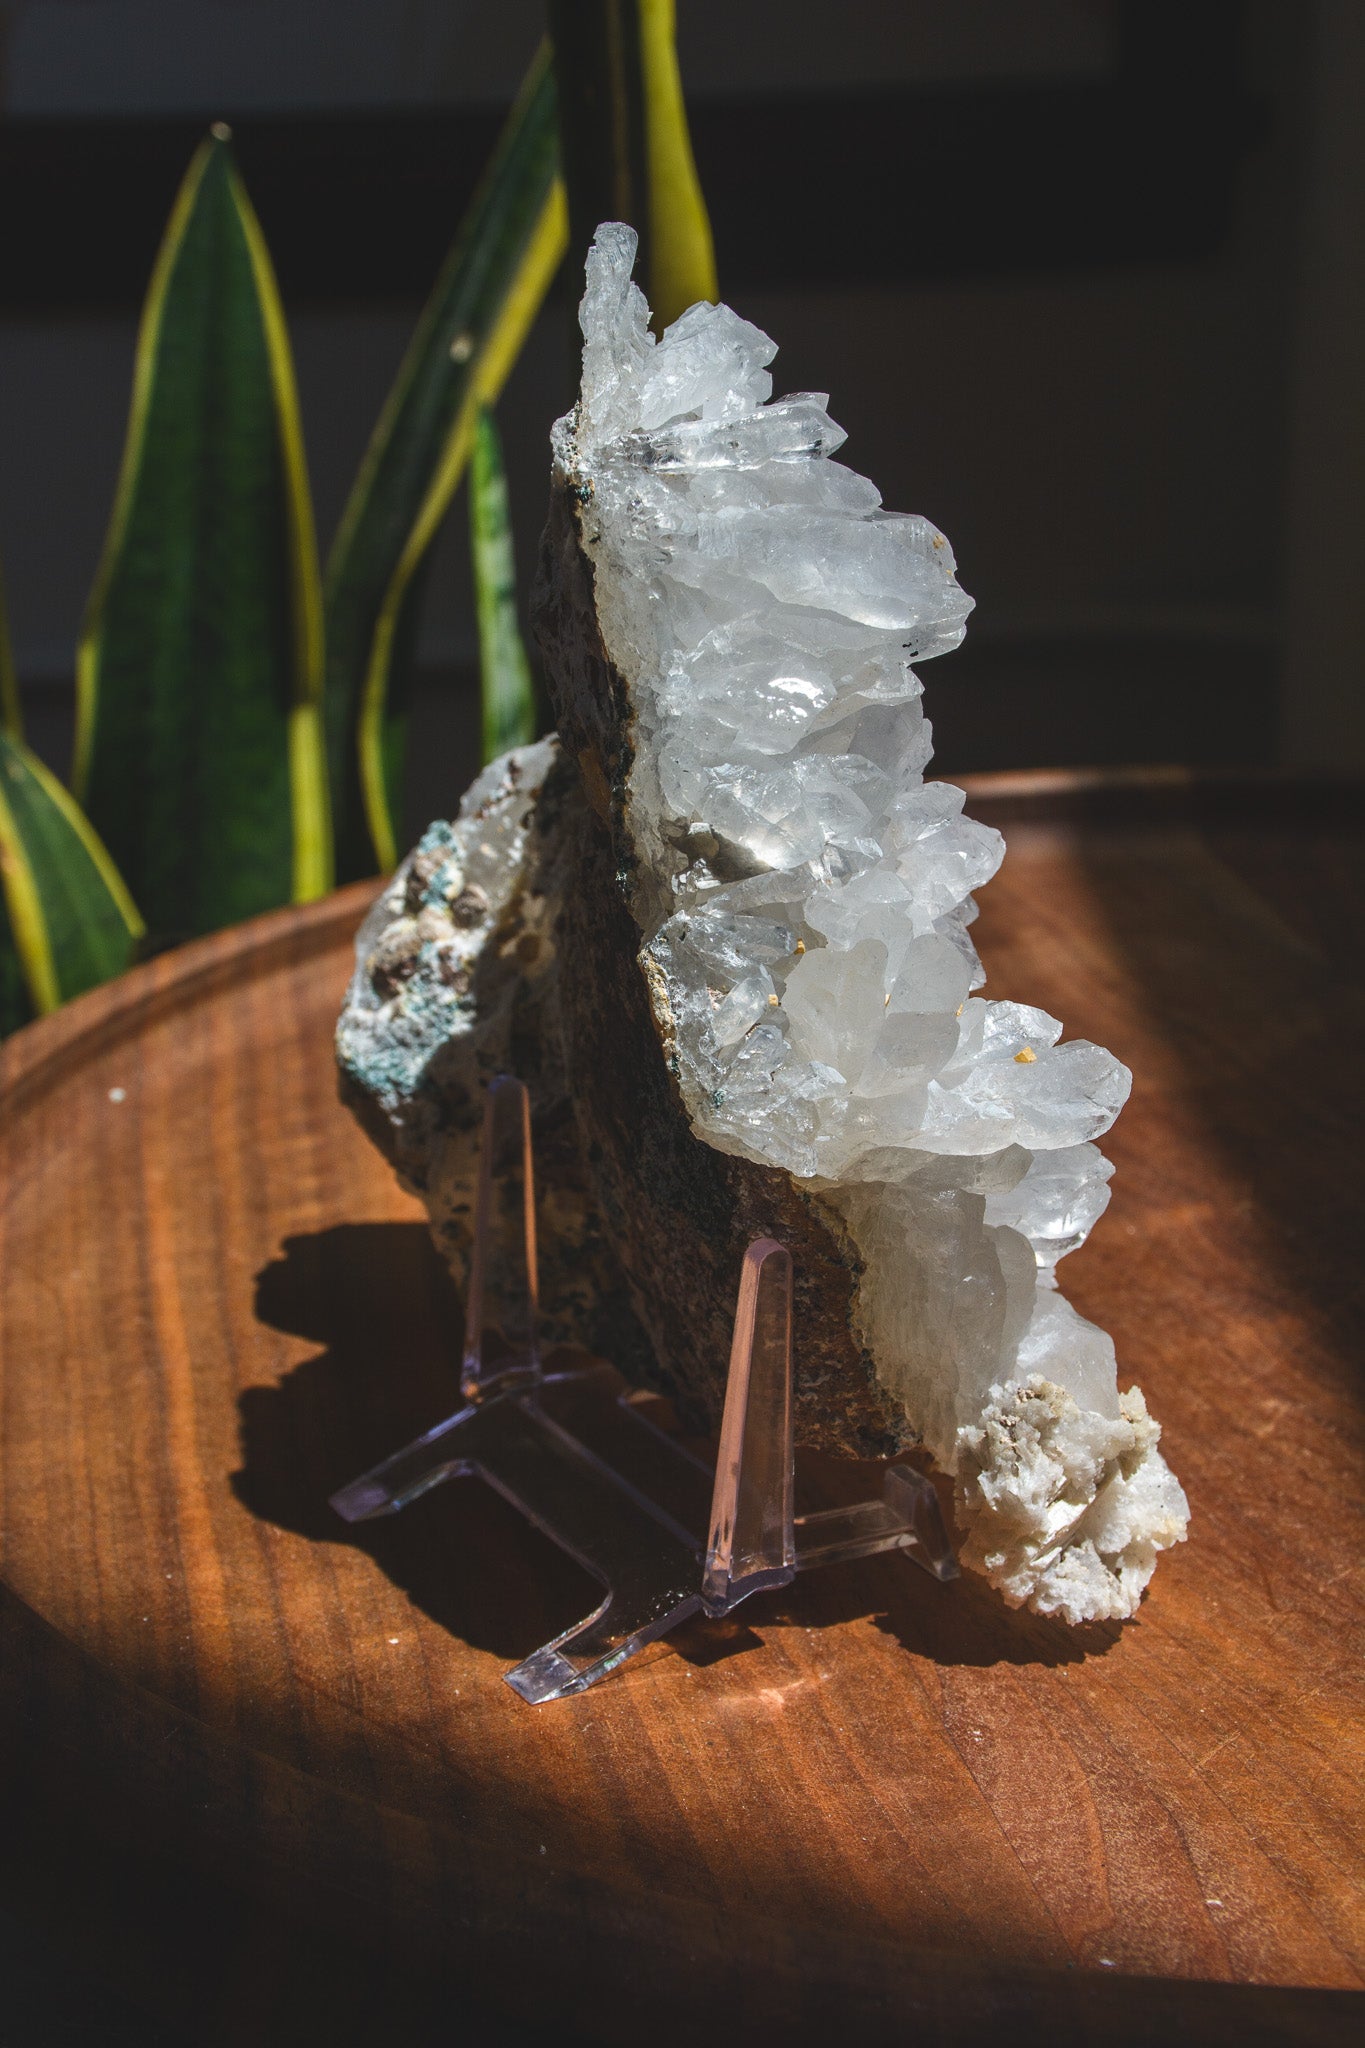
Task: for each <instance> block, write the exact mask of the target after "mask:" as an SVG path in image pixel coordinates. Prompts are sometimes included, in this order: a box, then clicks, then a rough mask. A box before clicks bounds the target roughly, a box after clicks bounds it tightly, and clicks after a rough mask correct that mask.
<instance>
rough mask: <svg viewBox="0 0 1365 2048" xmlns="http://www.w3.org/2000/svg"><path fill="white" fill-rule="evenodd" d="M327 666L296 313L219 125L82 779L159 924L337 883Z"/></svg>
mask: <svg viewBox="0 0 1365 2048" xmlns="http://www.w3.org/2000/svg"><path fill="white" fill-rule="evenodd" d="M322 681H323V676H322V600H321V586H320V581H319V576H318V567H317V553H316V546H315V542H314V535H313V514H312V507H311V503H310V500H309V495H308V479H307V470H306V466H305V461H304V453H303V434H302V428H301V425H300V420H299V409H298V398H297V394H296V391H295V386H294V373H293V366H292V363H291V360H290V353H289V342H288V336H287V334H286V331H285V323H284V314H283V310H282V308H281V306H280V300H279V293H278V291H277V289H276V285H275V279H274V273H273V271H272V269H271V264H270V257H269V254H268V252H267V250H266V246H265V241H264V239H263V237H262V234H261V230H260V226H259V223H258V222H257V220H256V216H255V214H254V212H253V211H252V207H251V203H250V201H249V199H248V198H247V195H246V191H245V188H244V186H243V184H242V181H241V178H240V177H239V175H238V173H237V170H236V167H235V165H234V162H233V157H232V152H231V149H230V147H229V140H228V131H227V130H226V129H223V128H215V129H214V130H213V131H212V132H211V133H210V134H209V136H208V137H207V138H206V140H205V141H204V143H203V144H202V146H201V147H200V148H199V150H198V151H197V152H196V154H195V156H194V159H193V161H192V162H191V164H190V167H189V170H188V172H187V174H186V177H185V181H184V183H183V185H182V186H181V188H180V193H179V196H178V197H177V199H176V202H175V207H174V210H173V212H172V214H171V219H170V224H169V226H168V228H167V230H166V236H165V239H164V241H163V243H162V245H161V250H160V253H159V255H158V257H157V260H156V265H155V268H154V270H153V273H152V281H151V285H150V288H149V292H148V297H147V303H146V307H145V309H144V312H143V317H142V326H141V331H140V334H139V337H138V344H137V355H136V360H135V367H134V379H133V399H132V409H131V417H130V420H129V427H128V439H127V444H126V447H125V450H124V457H123V467H122V470H121V473H120V476H119V482H118V489H117V493H116V496H115V501H114V511H113V518H112V522H111V525H110V529H109V534H108V538H107V541H106V543H105V551H104V557H103V560H102V562H101V564H100V568H99V573H98V576H97V578H96V582H95V588H94V591H93V593H92V596H91V600H90V606H89V610H88V612H87V616H86V622H85V627H84V631H83V634H82V638H81V644H80V648H79V652H78V656H77V733H76V767H75V775H74V782H75V788H76V793H77V795H78V797H80V799H81V800H82V802H84V804H85V806H86V809H87V810H88V812H89V814H90V817H91V820H92V822H93V823H94V825H95V826H96V828H97V829H98V831H99V832H100V833H101V835H102V836H103V838H104V840H105V843H106V844H107V846H108V847H109V850H110V852H111V854H112V855H113V857H114V859H115V860H116V861H117V863H118V865H119V867H120V869H121V870H122V872H123V873H124V874H125V876H126V877H127V878H128V881H129V884H130V886H131V888H132V890H133V892H134V894H135V895H136V897H137V899H138V901H139V903H140V904H141V905H142V908H143V910H144V911H145V913H146V915H147V918H148V921H149V922H150V924H151V927H152V929H153V931H154V932H155V933H156V934H157V936H158V937H159V938H179V937H183V936H185V935H187V934H189V933H192V932H201V931H210V930H213V929H214V928H216V927H217V926H219V925H223V924H229V923H232V922H233V921H234V920H236V919H238V918H242V917H249V916H251V915H252V914H253V913H255V912H256V911H260V910H267V909H270V908H271V907H272V906H274V905H276V904H280V903H285V902H288V901H289V900H290V898H291V897H292V898H294V899H295V900H305V899H307V898H310V897H313V896H319V895H322V894H323V893H324V892H325V891H326V890H327V888H329V887H330V885H331V873H332V860H331V828H330V821H329V816H328V799H327V775H326V759H325V753H324V743H323V732H322Z"/></svg>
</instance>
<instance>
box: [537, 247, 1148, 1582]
mask: <svg viewBox="0 0 1365 2048" xmlns="http://www.w3.org/2000/svg"><path fill="white" fill-rule="evenodd" d="M634 260H635V236H634V234H633V233H632V231H631V230H630V229H629V228H625V227H621V226H619V225H615V224H608V225H606V226H604V227H602V228H600V229H599V230H598V233H597V238H596V241H595V243H594V246H593V249H592V252H591V254H590V255H589V258H588V267H587V290H586V293H585V295H584V299H583V305H582V311H581V319H582V326H583V336H584V355H583V390H582V395H581V398H580V401H579V404H578V406H577V408H576V409H575V411H574V412H573V413H572V414H570V415H569V416H568V418H566V419H564V420H561V421H560V422H559V423H558V425H557V427H556V429H555V433H554V450H555V460H556V468H557V473H558V476H559V478H560V480H561V482H562V483H564V484H567V485H569V486H571V487H572V488H573V490H574V491H575V493H576V496H577V499H578V502H579V503H580V504H582V505H583V506H584V508H585V510H584V517H583V521H582V534H583V542H584V546H585V547H586V548H587V550H588V552H589V554H590V556H591V558H592V563H593V569H594V589H595V594H596V602H597V611H598V619H599V623H600V626H601V629H602V634H603V638H604V641H605V644H606V649H607V653H608V655H609V656H610V658H611V661H612V663H613V665H614V666H615V668H616V669H617V671H618V672H619V673H620V675H621V676H623V677H624V678H625V680H626V682H627V685H628V688H629V692H630V701H631V710H632V713H633V717H634V724H633V729H632V740H633V745H634V755H633V765H632V767H631V770H630V774H629V780H628V784H627V791H626V798H627V822H628V826H629V829H630V832H631V835H632V838H633V841H634V844H635V847H636V849H637V851H638V854H639V859H638V861H637V865H636V868H635V872H634V880H633V899H632V900H633V908H634V911H635V914H636V917H637V919H638V921H639V923H640V926H641V929H642V935H643V954H644V956H645V958H646V959H647V963H648V966H649V969H650V976H651V985H652V987H653V988H654V989H655V991H656V1000H658V1001H660V1002H662V1003H663V1005H664V1006H665V1011H666V1014H665V1016H664V1018H663V1019H662V1022H663V1024H664V1027H665V1030H666V1035H667V1037H668V1039H669V1049H670V1053H671V1055H672V1057H673V1058H674V1059H675V1060H676V1072H677V1075H678V1081H679V1085H680V1088H681V1091H682V1096H683V1100H684V1102H685V1105H686V1108H687V1111H688V1114H689V1117H690V1119H691V1122H692V1127H693V1129H694V1131H695V1132H696V1134H697V1135H698V1136H699V1137H701V1138H702V1139H704V1140H705V1141H706V1142H707V1143H709V1144H711V1145H714V1146H716V1147H718V1148H719V1149H721V1150H723V1151H728V1152H732V1153H736V1154H739V1155H741V1156H742V1157H744V1158H747V1159H750V1160H754V1161H756V1162H759V1163H761V1164H768V1165H774V1166H779V1167H783V1168H785V1169H786V1170H787V1171H788V1172H789V1173H791V1174H793V1175H795V1176H796V1177H797V1178H798V1179H800V1180H802V1181H804V1182H806V1183H807V1185H808V1186H809V1188H810V1189H811V1191H812V1193H813V1194H814V1195H815V1196H816V1197H817V1198H818V1199H820V1200H823V1201H824V1202H826V1203H828V1204H829V1205H830V1206H831V1207H833V1208H834V1209H836V1210H837V1211H838V1213H839V1215H840V1217H841V1218H842V1219H843V1221H844V1223H845V1224H846V1226H847V1228H848V1229H849V1230H850V1231H851V1233H852V1235H853V1238H854V1240H855V1242H856V1244H857V1247H858V1249H859V1251H860V1253H861V1256H862V1259H863V1268H864V1270H863V1273H862V1277H861V1280H860V1282H859V1285H858V1292H857V1296H856V1299H855V1303H854V1314H855V1320H856V1323H857V1325H858V1328H859V1330H860V1332H861V1335H862V1337H863V1339H864V1340H865V1342H866V1344H867V1347H868V1350H869V1352H870V1354H871V1357H872V1360H873V1363H874V1366H875V1369H876V1372H877V1375H878V1377H879V1379H880V1380H881V1381H882V1383H883V1385H884V1386H886V1387H887V1388H888V1389H890V1390H892V1391H893V1392H894V1393H895V1395H896V1396H897V1397H898V1398H899V1399H900V1400H901V1401H902V1402H903V1403H904V1407H905V1412H906V1415H907V1417H908V1418H909V1421H910V1422H911V1424H912V1425H913V1427H914V1428H915V1430H916V1431H917V1432H918V1433H919V1435H920V1436H921V1437H922V1439H923V1441H924V1442H925V1443H926V1444H927V1445H928V1447H929V1448H930V1450H931V1451H932V1452H933V1454H934V1456H935V1457H936V1458H937V1459H938V1461H939V1462H940V1464H941V1465H942V1466H943V1467H944V1469H945V1470H947V1471H949V1472H952V1473H955V1474H956V1475H957V1478H958V1485H959V1493H958V1499H959V1507H960V1510H961V1513H962V1515H963V1517H964V1518H965V1519H966V1520H967V1521H968V1522H969V1523H970V1535H969V1539H968V1543H967V1551H966V1555H967V1557H968V1560H969V1562H972V1563H974V1564H976V1565H977V1566H978V1567H979V1568H980V1569H982V1570H983V1571H985V1572H986V1573H987V1575H988V1576H989V1577H990V1578H991V1579H992V1580H993V1581H994V1583H995V1584H996V1585H998V1586H999V1587H1000V1589H1001V1590H1002V1592H1003V1593H1004V1595H1005V1597H1006V1598H1007V1599H1008V1600H1010V1601H1012V1602H1016V1603H1018V1602H1023V1601H1027V1602H1028V1603H1029V1604H1030V1605H1031V1606H1033V1607H1034V1608H1036V1609H1037V1610H1039V1611H1040V1612H1043V1613H1048V1614H1058V1615H1062V1616H1064V1617H1065V1618H1066V1619H1067V1620H1069V1621H1085V1620H1093V1619H1100V1618H1104V1619H1110V1618H1113V1617H1115V1616H1122V1615H1128V1614H1131V1613H1132V1612H1133V1610H1134V1608H1135V1607H1136V1605H1137V1602H1138V1599H1139V1597H1140V1595H1141V1593H1142V1589H1143V1587H1144V1586H1145V1585H1146V1584H1147V1581H1148V1579H1149V1578H1150V1576H1151V1572H1152V1568H1153V1563H1154V1560H1155V1557H1156V1553H1157V1552H1158V1551H1159V1550H1161V1549H1163V1548H1165V1547H1166V1546H1167V1545H1169V1544H1171V1543H1174V1542H1177V1541H1179V1540H1180V1538H1181V1537H1182V1536H1183V1534H1184V1530H1185V1517H1186V1508H1185V1501H1184V1496H1183V1494H1182V1493H1181V1491H1180V1488H1179V1486H1178V1484H1177V1482H1176V1481H1175V1479H1174V1478H1173V1477H1172V1476H1171V1474H1170V1472H1169V1471H1168V1469H1167V1467H1166V1465H1165V1463H1164V1462H1163V1460H1162V1458H1161V1454H1160V1452H1159V1450H1158V1448H1157V1440H1158V1436H1159V1431H1158V1429H1157V1427H1156V1424H1155V1423H1153V1422H1152V1421H1151V1419H1150V1417H1149V1416H1148V1415H1147V1411H1146V1407H1145V1405H1144V1403H1143V1400H1142V1396H1141V1394H1140V1393H1138V1392H1137V1391H1136V1390H1133V1391H1132V1392H1130V1393H1128V1394H1125V1395H1124V1396H1123V1397H1122V1398H1120V1396H1119V1393H1118V1389H1117V1381H1116V1373H1115V1365H1114V1352H1113V1346H1112V1344H1111V1343H1110V1341H1109V1339H1108V1338H1107V1337H1106V1336H1105V1335H1104V1333H1103V1332H1102V1331H1100V1330H1097V1329H1095V1328H1094V1326H1093V1325H1091V1324H1089V1323H1087V1322H1086V1321H1085V1320H1084V1319H1083V1318H1082V1317H1080V1316H1079V1315H1077V1314H1076V1313H1075V1311H1074V1310H1073V1309H1071V1308H1070V1306H1069V1305H1068V1304H1067V1303H1066V1302H1065V1301H1064V1300H1063V1298H1062V1297H1061V1295H1060V1294H1058V1293H1057V1292H1056V1283H1055V1269H1056V1265H1057V1261H1058V1260H1059V1259H1060V1258H1061V1257H1062V1256H1063V1255H1064V1254H1065V1253H1066V1252H1069V1251H1073V1250H1075V1248H1076V1247H1077V1246H1078V1245H1079V1244H1081V1243H1082V1242H1083V1241H1084V1239H1085V1237H1086V1234H1087V1232H1088V1231H1089V1229H1090V1227H1091V1225H1092V1224H1093V1223H1094V1222H1095V1221H1096V1219H1097V1218H1098V1216H1099V1215H1100V1213H1101V1211H1102V1210H1103V1208H1104V1205H1105V1202H1106V1201H1107V1199H1108V1186H1107V1183H1108V1178H1109V1171H1110V1169H1109V1167H1108V1165H1107V1163H1106V1162H1105V1160H1104V1159H1103V1158H1102V1157H1101V1155H1100V1154H1099V1152H1098V1151H1097V1150H1096V1149H1095V1146H1094V1143H1093V1140H1094V1139H1096V1138H1097V1137H1099V1136H1101V1135H1102V1134H1103V1133H1104V1132H1105V1131H1106V1130H1107V1129H1108V1128H1109V1125H1110V1124H1111V1123H1112V1122H1113V1120H1114V1118H1115V1116H1116V1115H1117V1114H1118V1112H1119V1110H1120V1109H1121V1107H1122V1106H1123V1103H1124V1101H1125V1099H1126V1097H1127V1094H1128V1089H1129V1084H1130V1077H1129V1074H1128V1072H1127V1069H1126V1068H1125V1067H1123V1066H1122V1065H1121V1064H1120V1063H1119V1061H1118V1060H1116V1059H1115V1058H1114V1057H1113V1056H1112V1054H1110V1053H1108V1052H1105V1051H1104V1050H1103V1049H1102V1048H1100V1047H1099V1046H1095V1045H1090V1044H1087V1043H1085V1042H1084V1041H1083V1040H1072V1041H1068V1040H1066V1039H1064V1038H1063V1036H1062V1026H1061V1024H1060V1023H1059V1022H1058V1021H1057V1019H1056V1018H1054V1017H1050V1016H1048V1015H1047V1013H1046V1012H1045V1011H1042V1010H1038V1009H1034V1008H1031V1007H1029V1006H1028V1005H1026V1004H1022V1003H1014V1002H995V1001H986V1000H983V999H981V998H980V997H978V996H976V995H974V994H973V990H975V989H976V988H978V987H979V986H980V985H981V983H982V981H983V980H984V975H983V972H982V969H981V965H980V962H979V960H978V958H977V955H976V952H975V949H974V947H973V945H972V942H971V938H970V935H969V931H968V927H969V926H970V924H971V921H972V919H973V917H974V916H975V904H974V902H973V896H972V892H973V891H974V890H976V889H979V888H980V887H981V886H982V885H983V884H984V883H985V882H987V881H988V880H989V879H990V877H991V875H992V874H993V873H994V872H995V869H996V868H997V867H998V865H999V863H1000V860H1001V857H1002V855H1003V852H1004V846H1003V842H1002V841H1001V839H1000V836H999V834H998V833H996V832H993V831H991V830H990V829H989V828H987V827H985V826H982V825H978V824H976V823H975V822H974V821H973V820H972V819H970V818H967V817H965V816H964V815H963V797H962V793H961V791H960V790H956V789H953V788H951V787H949V786H948V785H946V784H943V783H936V782H930V783H926V782H925V780H924V770H925V768H926V766H927V764H928V760H929V751H930V749H929V727H928V725H927V723H926V721H925V718H924V713H923V708H922V705H921V701H920V698H921V690H920V683H919V680H918V678H917V677H916V676H915V674H914V672H913V671H912V669H911V667H910V662H911V661H912V660H913V659H916V658H918V659H920V660H927V659H928V658H929V657H930V656H932V655H936V654H942V653H945V652H947V651H948V650H949V649H951V648H953V647H955V646H956V645H957V644H958V642H959V641H960V640H961V638H962V635H963V631H964V626H965V621H966V618H967V614H968V612H969V611H970V609H971V599H970V598H969V597H967V596H966V594H965V593H964V592H963V590H962V589H961V587H960V585H959V584H958V582H957V577H956V573H955V565H954V561H953V553H952V549H951V548H950V547H949V545H948V542H947V539H946V537H945V536H944V534H943V533H942V532H941V531H940V530H939V528H938V527H937V526H936V525H935V524H934V522H933V521H932V520H929V519H925V518H921V517H918V516H907V515H905V514H902V513H898V512H889V511H887V510H885V509H884V508H883V507H882V504H881V500H880V497H879V495H878V493H877V490H876V488H875V486H873V485H872V484H871V483H869V482H868V481H867V479H865V478H863V477H860V476H858V475H857V473H856V472H855V471H853V470H851V469H848V468H846V467H844V466H843V465H842V464H841V463H838V462H835V461H833V460H832V459H831V457H832V456H833V454H834V453H835V451H836V450H837V449H838V448H839V447H840V446H841V444H842V441H843V438H844V437H843V434H842V432H841V430H840V429H839V428H838V427H837V426H836V425H835V423H834V422H833V420H832V419H831V418H830V416H829V413H828V411H827V400H826V398H825V397H824V395H823V394H822V393H815V394H810V393H803V394H797V395H795V396H792V397H789V398H785V399H783V398H779V399H777V400H773V399H772V398H771V391H772V380H771V375H770V371H769V365H770V364H771V363H772V360H773V357H774V355H775V353H776V351H775V349H774V346H773V343H772V342H771V341H770V340H769V339H768V337H767V336H766V335H764V334H762V333H760V331H759V330H758V329H757V328H756V327H753V326H751V325H750V324H749V323H748V322H747V321H745V320H742V319H740V318H739V317H738V315H736V314H735V313H733V312H731V311H730V310H729V308H728V307H725V306H706V305H699V306H693V307H691V308H689V310H688V311H687V312H686V313H685V314H683V316H682V318H681V319H680V320H677V321H675V322H674V324H673V326H672V327H670V328H669V329H668V330H667V332H666V333H665V334H664V335H663V337H662V339H660V340H658V341H656V340H655V339H654V337H653V336H652V335H651V333H650V331H649V320H648V309H647V307H646V305H645V301H644V299H643V297H642V296H641V294H640V292H639V291H638V289H637V288H636V286H635V285H634V284H633V283H632V282H631V270H632V266H633V264H634Z"/></svg>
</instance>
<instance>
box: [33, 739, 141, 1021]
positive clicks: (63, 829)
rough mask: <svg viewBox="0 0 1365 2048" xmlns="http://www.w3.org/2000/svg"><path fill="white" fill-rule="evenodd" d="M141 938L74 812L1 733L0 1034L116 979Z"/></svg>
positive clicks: (46, 774)
mask: <svg viewBox="0 0 1365 2048" xmlns="http://www.w3.org/2000/svg"><path fill="white" fill-rule="evenodd" d="M142 930H143V927H142V919H141V918H140V917H139V916H138V913H137V910H136V907H135V906H134V904H133V900H132V898H131V897H130V896H129V894H128V891H127V889H126V888H125V886H124V884H123V880H122V878H121V876H120V875H119V873H118V870H117V869H116V868H115V866H114V864H113V862H112V861H111V860H110V858H109V855H108V853H107V852H106V851H105V849H104V847H103V846H102V845H101V844H100V841H99V839H98V838H97V836H96V834H95V832H94V830H93V829H92V827H91V825H90V822H89V820H88V819H87V818H86V817H85V816H84V814H83V813H82V811H81V810H80V807H79V806H78V805H77V803H76V802H75V800H74V799H73V798H72V797H71V796H70V795H69V794H68V793H67V791H66V790H64V789H63V788H62V785H61V784H60V782H58V780H57V778H56V776H55V775H53V774H52V773H51V772H50V771H49V770H48V769H47V768H45V767H44V765H43V763H42V762H41V761H40V760H39V759H38V757H37V755H36V754H34V753H33V752H32V751H31V750H30V749H29V748H28V747H26V746H25V745H24V743H23V741H22V740H20V739H16V738H15V737H14V736H13V735H12V734H11V733H9V732H6V731H0V1034H3V1033H4V1032H7V1031H13V1030H14V1029H15V1028H16V1027H17V1026H18V1025H20V1024H23V1023H26V1022H27V1021H28V1019H29V1018H30V1017H31V1016H35V1015H43V1014H44V1013H45V1012H47V1011H48V1010H55V1009H56V1008H57V1006H58V1004H59V1003H64V1002H66V1001H67V1000H68V998H69V997H71V996H78V995H80V994H82V993H83V991H84V990H86V989H88V988H94V987H95V986H96V984H97V983H99V982H101V981H108V980H110V979H111V977H112V976H113V975H115V974H121V973H122V972H123V970H124V968H125V967H127V966H128V965H129V964H130V962H131V960H132V957H133V951H134V948H135V946H136V944H137V942H138V940H139V939H140V938H141V937H142Z"/></svg>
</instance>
